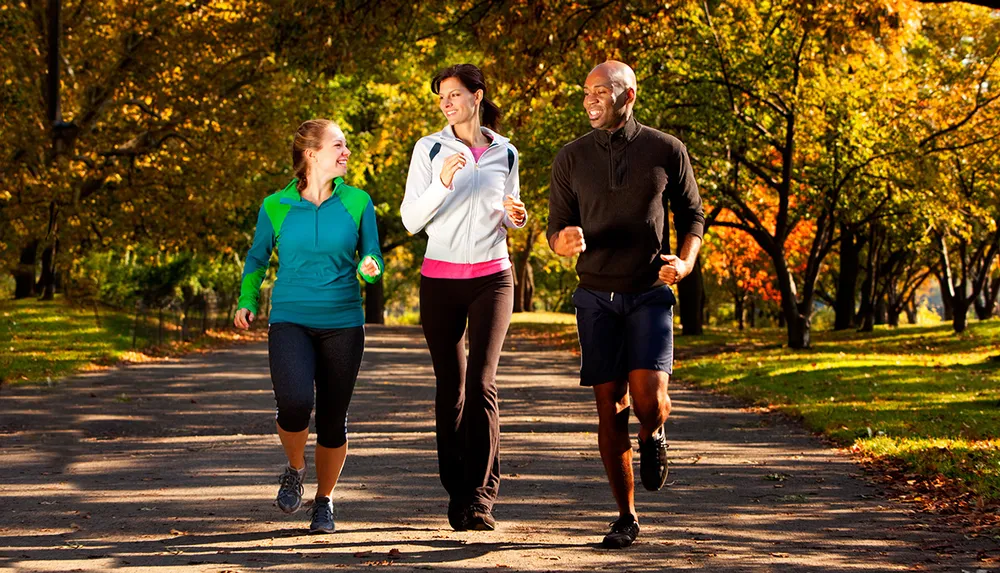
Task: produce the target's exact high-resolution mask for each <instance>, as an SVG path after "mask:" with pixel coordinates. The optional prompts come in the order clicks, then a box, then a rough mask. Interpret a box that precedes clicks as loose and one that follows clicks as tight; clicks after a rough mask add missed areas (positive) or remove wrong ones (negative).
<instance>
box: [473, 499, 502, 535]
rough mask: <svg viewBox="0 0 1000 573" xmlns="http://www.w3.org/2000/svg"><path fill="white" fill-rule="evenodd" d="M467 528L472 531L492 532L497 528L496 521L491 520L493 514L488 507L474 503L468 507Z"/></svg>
mask: <svg viewBox="0 0 1000 573" xmlns="http://www.w3.org/2000/svg"><path fill="white" fill-rule="evenodd" d="M467 526H468V528H469V529H472V530H474V531H493V530H494V529H496V528H497V520H496V519H494V518H493V512H492V511H490V509H489V508H488V507H486V506H485V505H483V504H481V503H474V504H472V505H470V506H469V517H468V522H467Z"/></svg>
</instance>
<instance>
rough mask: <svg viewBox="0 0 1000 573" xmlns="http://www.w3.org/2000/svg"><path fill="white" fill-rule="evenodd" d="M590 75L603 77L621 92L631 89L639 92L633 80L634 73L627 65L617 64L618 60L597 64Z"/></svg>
mask: <svg viewBox="0 0 1000 573" xmlns="http://www.w3.org/2000/svg"><path fill="white" fill-rule="evenodd" d="M590 73H591V74H594V73H599V74H602V75H604V76H605V77H607V78H608V79H609V80H611V83H612V84H613V85H614V86H615V87H617V88H621V89H623V90H625V89H629V88H631V89H632V90H633V91H636V92H638V91H639V86H638V84H637V83H636V80H635V72H634V71H632V68H630V67H629V66H628V64H625V63H622V62H619V61H618V60H608V61H606V62H604V63H603V64H598V65H597V66H596V67H595V68H594V69H593V70H591V71H590Z"/></svg>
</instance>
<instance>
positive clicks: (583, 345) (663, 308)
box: [573, 286, 677, 386]
mask: <svg viewBox="0 0 1000 573" xmlns="http://www.w3.org/2000/svg"><path fill="white" fill-rule="evenodd" d="M675 304H677V299H676V298H674V292H673V291H672V290H670V287H667V286H659V287H654V288H652V289H650V290H648V291H646V292H641V293H631V294H623V293H619V292H615V293H610V292H603V291H596V290H590V289H586V288H583V287H580V288H577V289H576V292H574V293H573V305H574V306H575V307H576V326H577V331H578V332H579V334H580V351H581V352H580V353H581V356H582V364H581V366H580V385H581V386H596V385H598V384H603V383H605V382H616V381H625V380H628V374H629V372H631V371H633V370H659V371H661V372H666V373H667V374H672V373H673V369H674V309H673V307H674V305H675Z"/></svg>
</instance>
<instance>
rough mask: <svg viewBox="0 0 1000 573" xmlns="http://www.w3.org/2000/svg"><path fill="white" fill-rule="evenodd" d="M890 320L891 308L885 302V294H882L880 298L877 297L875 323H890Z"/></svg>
mask: <svg viewBox="0 0 1000 573" xmlns="http://www.w3.org/2000/svg"><path fill="white" fill-rule="evenodd" d="M888 322H889V308H888V305H887V304H886V303H885V296H883V295H881V294H880V295H879V296H878V298H876V299H875V324H876V325H879V326H881V325H884V324H888Z"/></svg>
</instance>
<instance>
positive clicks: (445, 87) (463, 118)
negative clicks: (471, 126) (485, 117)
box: [438, 78, 483, 125]
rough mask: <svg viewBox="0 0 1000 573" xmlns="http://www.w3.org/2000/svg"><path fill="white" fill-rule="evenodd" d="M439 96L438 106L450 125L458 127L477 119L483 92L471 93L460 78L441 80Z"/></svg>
mask: <svg viewBox="0 0 1000 573" xmlns="http://www.w3.org/2000/svg"><path fill="white" fill-rule="evenodd" d="M438 96H439V97H440V98H441V101H440V102H439V104H438V105H439V107H440V108H441V113H443V114H444V116H445V118H446V119H447V120H448V125H456V124H460V123H465V122H468V121H471V120H472V119H473V118H475V117H476V114H477V113H479V102H480V101H481V100H482V98H483V92H482V90H476V91H475V92H470V91H469V89H468V88H466V87H465V85H463V84H462V81H461V80H459V79H458V78H445V79H443V80H441V86H440V87H439V91H438Z"/></svg>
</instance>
